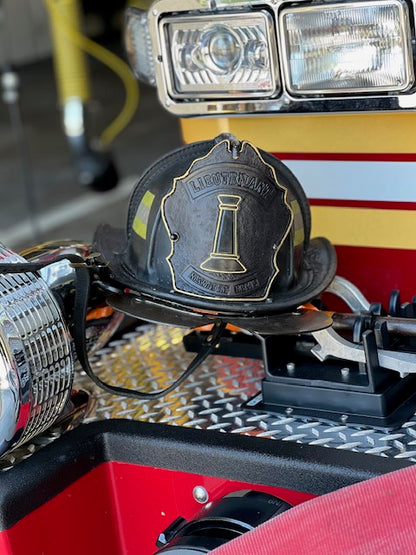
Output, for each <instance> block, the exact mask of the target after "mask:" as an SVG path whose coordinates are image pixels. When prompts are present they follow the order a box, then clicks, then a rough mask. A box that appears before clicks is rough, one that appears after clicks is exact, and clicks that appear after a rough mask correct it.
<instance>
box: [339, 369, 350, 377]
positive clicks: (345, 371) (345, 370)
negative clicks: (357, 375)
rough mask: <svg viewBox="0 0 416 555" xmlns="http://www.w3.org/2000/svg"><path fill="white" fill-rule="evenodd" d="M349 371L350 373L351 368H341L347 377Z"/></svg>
mask: <svg viewBox="0 0 416 555" xmlns="http://www.w3.org/2000/svg"><path fill="white" fill-rule="evenodd" d="M349 373H350V369H349V368H341V374H342V375H343V376H345V377H346V376H348V375H349Z"/></svg>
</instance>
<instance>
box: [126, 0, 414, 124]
mask: <svg viewBox="0 0 416 555" xmlns="http://www.w3.org/2000/svg"><path fill="white" fill-rule="evenodd" d="M365 1H366V2H370V3H371V0H365ZM377 1H378V3H380V1H381V2H383V1H384V0H375V2H376V3H377ZM396 1H397V2H400V3H404V4H406V5H407V8H408V16H407V17H408V22H407V25H408V27H409V29H410V31H409V33H410V39H413V40H412V43H411V44H410V43H409V45H408V54H409V60H410V66H411V67H410V71H411V77H410V80H411V83H410V84H409V86H408V87H407V88H406V89H405V90H403V91H400V92H397V91H386V90H382V91H374V90H371V91H368V92H367V91H353V92H351V93H345V92H343V91H341V92H336V91H329V92H327V93H319V94H311V95H309V94H302V93H300V94H298V93H295V92H293V91H291V90H289V88H288V86H287V83H286V80H287V76H286V75H285V72H284V68H283V66H284V62H283V59H282V52H283V46H282V38H281V30H280V14H281V12H282V11H283V10H284V9H285V8H286V7H287V6H289V5H290V6H294V5H296V6H301V7H303V6H308V5H310V4H311V0H297V1H296V2H289V0H276V1H275V0H251V1H250V3H249V9H250V11H251V12H253V13H255V12H256V11H260V10H267V11H268V12H269V13H270V14H271V15H272V17H273V19H274V25H275V29H276V48H277V51H278V63H279V73H280V92H279V93H278V94H276V93H275V94H273V95H270V96H260V95H253V96H251V97H250V96H244V95H241V96H239V97H230V96H225V95H224V97H222V98H220V97H218V96H215V95H212V97H209V96H206V95H205V96H204V97H203V98H201V97H198V95H195V96H193V97H191V96H189V97H186V98H184V97H183V98H175V96H174V95H172V94H171V90H170V88H169V86H170V85H169V83H168V80H167V77H166V73H167V72H166V71H165V66H164V63H165V60H166V51H165V49H164V37H163V35H161V33H160V26H161V21H162V20H163V18H166V17H181V16H184V15H199V16H203V17H207V18H208V17H209V16H210V15H212V14H213V13H215V14H233V13H244V10H245V13H246V14H247V10H248V3H247V2H246V1H244V0H237V1H235V0H216V2H215V3H214V8H212V4H213V3H212V2H211V1H209V0H187V1H186V2H182V1H181V0H156V1H155V2H154V3H153V4H152V7H151V9H150V11H149V31H150V35H151V37H152V42H153V48H154V59H155V75H156V82H157V92H158V96H159V99H160V101H161V103H162V104H163V105H164V106H165V108H166V109H167V110H168V111H169V112H171V113H172V114H174V115H177V116H180V117H188V116H210V115H211V116H214V115H215V116H221V115H226V116H228V115H233V114H236V115H238V114H243V113H246V114H250V113H257V114H270V113H273V114H278V113H282V114H288V113H298V114H300V113H311V112H312V113H322V112H327V113H328V112H331V113H342V112H368V111H397V110H414V109H416V80H415V72H414V67H415V54H414V39H415V37H416V33H415V15H414V14H415V5H416V0H408V1H405V0H393V2H396ZM341 2H342V0H334V1H333V2H322V3H321V4H323V5H326V6H329V5H331V4H339V3H341ZM348 3H349V2H345V4H348ZM313 5H314V6H317V5H320V4H313ZM130 9H133V10H134V8H130ZM410 39H409V40H410Z"/></svg>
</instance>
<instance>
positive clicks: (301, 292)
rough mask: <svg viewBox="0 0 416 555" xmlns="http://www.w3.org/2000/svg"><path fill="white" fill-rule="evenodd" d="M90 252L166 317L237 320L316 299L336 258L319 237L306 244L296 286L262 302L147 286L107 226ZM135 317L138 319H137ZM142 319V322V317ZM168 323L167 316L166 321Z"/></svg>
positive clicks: (119, 234)
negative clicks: (175, 311)
mask: <svg viewBox="0 0 416 555" xmlns="http://www.w3.org/2000/svg"><path fill="white" fill-rule="evenodd" d="M94 249H95V250H97V251H98V252H99V253H100V254H101V257H102V261H103V262H104V264H105V265H106V267H107V271H108V272H109V273H108V275H109V278H110V280H111V281H112V282H115V283H117V284H118V285H119V286H120V287H121V288H122V289H126V288H127V289H128V290H129V291H130V294H132V292H133V294H136V295H137V296H138V297H140V296H144V297H146V298H147V299H149V300H151V301H152V302H155V303H158V302H159V303H161V304H162V305H163V307H164V309H165V310H166V312H167V313H168V312H169V310H170V308H171V306H175V307H177V308H179V309H182V310H185V311H195V310H199V311H202V312H203V311H206V312H208V313H214V314H216V315H220V316H224V317H226V316H227V315H233V316H238V317H241V318H244V317H247V318H252V317H253V316H259V315H266V314H277V313H282V312H287V311H289V310H292V309H295V308H297V307H299V306H301V305H302V304H304V303H306V302H309V301H311V300H313V299H315V298H317V297H319V295H320V294H321V293H322V292H323V291H324V290H325V289H326V288H327V287H328V285H329V284H330V283H331V281H332V280H333V278H334V276H335V273H336V267H337V257H336V253H335V249H334V247H333V246H332V244H331V243H330V242H329V241H328V240H327V239H325V238H323V237H316V238H313V239H311V240H310V242H309V244H308V246H307V247H306V249H305V252H304V258H303V262H302V266H301V269H300V271H299V275H298V279H297V283H296V285H294V286H293V287H291V288H288V289H287V290H285V291H276V290H274V291H273V290H272V291H271V292H270V295H269V297H268V298H267V299H266V300H264V301H253V300H250V299H247V301H232V300H230V301H223V300H212V299H209V300H207V299H199V298H195V297H189V296H187V295H186V294H183V293H179V292H173V291H168V290H164V289H163V288H162V287H155V286H150V285H149V284H148V283H145V282H143V281H141V280H139V279H137V278H136V277H135V275H134V274H133V272H132V270H131V260H130V257H129V254H128V244H127V237H126V234H125V232H124V230H121V229H115V228H113V227H111V226H109V225H101V226H99V227H98V229H97V231H96V234H95V238H94ZM138 317H140V316H139V315H138ZM143 318H144V319H146V318H145V317H144V316H143ZM166 320H167V321H168V320H169V318H168V316H167V317H166Z"/></svg>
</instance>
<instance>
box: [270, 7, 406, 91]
mask: <svg viewBox="0 0 416 555" xmlns="http://www.w3.org/2000/svg"><path fill="white" fill-rule="evenodd" d="M280 32H281V36H282V37H283V50H284V53H283V56H284V71H285V77H286V82H287V88H288V90H289V91H290V92H291V93H293V94H319V93H322V94H325V93H334V92H335V93H342V92H372V91H376V90H383V91H402V90H405V89H407V88H408V87H409V86H410V84H411V83H412V80H413V70H412V63H411V49H410V44H409V43H410V39H409V37H410V26H409V20H408V10H407V6H406V4H404V3H402V2H400V0H389V1H385V2H383V1H381V2H359V3H358V2H356V3H345V4H344V3H343V4H332V5H326V6H325V5H321V6H316V7H298V8H295V7H294V8H288V9H285V10H283V11H282V13H281V17H280Z"/></svg>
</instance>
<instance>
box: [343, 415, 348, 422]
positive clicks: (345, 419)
mask: <svg viewBox="0 0 416 555" xmlns="http://www.w3.org/2000/svg"><path fill="white" fill-rule="evenodd" d="M347 420H348V415H346V414H343V415H342V416H341V422H343V423H344V424H345V422H346V421H347Z"/></svg>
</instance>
